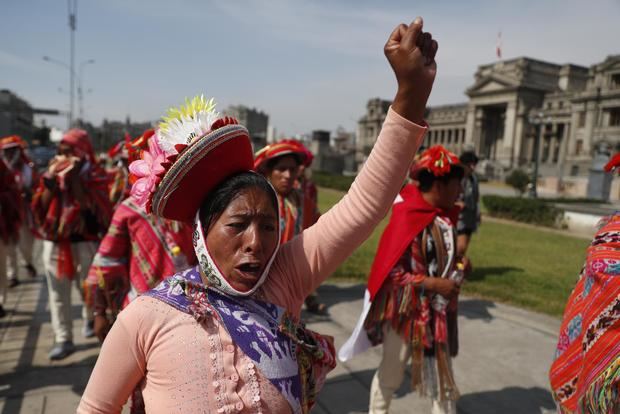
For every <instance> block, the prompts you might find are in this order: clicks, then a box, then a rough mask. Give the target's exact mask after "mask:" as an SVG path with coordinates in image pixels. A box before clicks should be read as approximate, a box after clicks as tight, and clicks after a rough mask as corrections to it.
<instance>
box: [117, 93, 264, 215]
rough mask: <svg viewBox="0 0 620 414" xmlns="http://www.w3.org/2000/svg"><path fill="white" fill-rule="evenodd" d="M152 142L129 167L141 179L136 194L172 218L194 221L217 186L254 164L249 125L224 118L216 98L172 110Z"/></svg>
mask: <svg viewBox="0 0 620 414" xmlns="http://www.w3.org/2000/svg"><path fill="white" fill-rule="evenodd" d="M148 145H149V151H144V152H143V153H142V159H141V160H138V161H134V162H133V163H131V165H130V167H129V168H130V171H131V173H132V174H134V175H135V176H136V177H137V178H138V180H137V181H136V184H134V187H133V188H132V195H134V198H136V201H137V202H138V203H139V204H143V205H144V206H145V207H146V209H147V211H148V212H151V211H152V212H153V213H154V214H156V215H158V216H161V217H165V218H167V219H171V220H178V221H185V222H191V221H193V219H194V216H195V215H196V212H197V211H198V209H199V208H200V206H201V204H202V202H203V201H204V200H205V198H206V197H207V195H208V194H209V192H210V191H211V190H212V189H213V188H214V187H215V186H216V185H217V184H219V183H221V182H222V181H224V180H225V179H226V178H228V177H230V176H232V175H234V174H237V173H240V172H243V171H250V170H252V167H253V161H254V158H253V154H252V142H251V140H250V136H249V134H248V131H247V129H246V128H245V127H243V126H241V125H238V123H237V120H235V119H234V118H230V117H225V118H219V114H218V113H217V112H215V103H214V101H213V99H210V100H205V98H204V96H199V97H195V98H194V99H192V100H191V101H190V100H186V103H185V105H183V106H181V107H180V108H178V109H177V108H172V109H169V110H168V117H166V118H164V120H163V122H161V123H160V124H159V129H158V130H157V131H156V132H155V137H154V139H150V140H148Z"/></svg>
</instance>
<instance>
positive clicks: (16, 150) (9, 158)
mask: <svg viewBox="0 0 620 414" xmlns="http://www.w3.org/2000/svg"><path fill="white" fill-rule="evenodd" d="M26 145H27V144H26V142H25V141H24V140H23V139H22V138H21V137H20V136H18V135H10V136H8V137H4V138H2V139H0V149H1V150H2V155H1V156H2V159H3V160H4V162H5V163H6V165H7V167H8V168H9V170H10V171H11V172H12V174H13V177H14V178H15V184H16V185H17V189H18V191H19V193H20V196H21V203H20V222H21V226H20V229H19V237H18V239H17V240H16V241H15V242H12V243H9V244H8V245H7V246H6V247H7V277H8V280H9V287H14V286H17V285H18V284H19V279H18V273H19V261H18V255H17V252H18V250H19V252H20V253H21V256H22V258H23V259H24V262H25V264H26V271H27V272H28V274H29V275H30V277H36V275H37V270H36V269H35V267H34V265H33V260H32V248H33V244H34V230H35V229H34V220H33V217H32V211H31V210H30V201H31V200H32V192H33V190H34V188H35V187H36V185H37V183H38V174H37V171H36V169H35V168H34V163H33V162H32V160H30V158H28V155H27V154H26Z"/></svg>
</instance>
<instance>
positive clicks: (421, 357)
mask: <svg viewBox="0 0 620 414" xmlns="http://www.w3.org/2000/svg"><path fill="white" fill-rule="evenodd" d="M463 174H464V169H463V167H462V166H461V165H460V164H459V159H458V157H457V156H456V155H454V154H452V153H451V152H449V151H447V150H446V149H445V148H443V147H442V146H440V145H437V146H434V147H431V148H429V149H428V150H426V151H425V152H424V153H423V154H422V155H421V157H420V158H419V160H417V161H416V162H415V163H414V165H413V166H412V169H411V173H410V178H411V179H412V181H413V182H414V184H407V185H405V186H404V187H403V189H402V190H401V192H400V194H399V196H398V197H397V199H396V200H395V202H394V205H393V207H392V216H391V218H390V222H389V224H388V226H387V227H386V229H385V231H384V233H383V235H382V236H381V240H380V242H379V247H378V250H377V254H376V257H375V260H374V262H373V265H372V268H371V273H370V277H369V280H368V288H367V294H366V305H365V307H364V312H363V314H362V316H361V318H360V321H359V323H358V326H357V327H356V329H355V331H354V333H353V336H352V337H351V338H350V339H349V341H347V343H346V344H345V345H344V346H343V348H342V349H341V350H340V353H339V356H340V358H341V359H342V360H347V359H349V358H351V357H352V356H353V355H355V354H357V353H359V352H361V351H362V350H364V349H366V348H368V347H370V346H371V345H377V344H380V343H382V344H383V358H382V360H381V364H380V366H379V369H378V371H377V373H376V374H375V376H374V378H373V381H372V386H371V390H370V407H369V412H370V413H375V414H376V413H387V412H388V410H389V407H390V403H391V400H392V397H393V395H394V393H395V392H396V390H397V389H398V388H399V387H400V385H401V383H402V380H403V378H404V373H405V367H406V364H407V362H408V360H409V359H410V358H412V368H411V370H412V388H413V389H417V390H419V391H420V392H421V393H423V394H427V395H430V397H431V398H432V404H433V409H432V410H433V411H432V412H433V413H456V400H457V399H458V390H457V388H456V385H455V383H454V378H453V375H452V367H451V358H452V357H453V356H455V355H456V353H457V350H458V338H457V326H456V305H457V298H458V294H459V290H460V284H461V283H462V281H463V277H464V273H465V267H466V266H467V260H466V259H465V258H460V257H458V256H457V253H456V229H455V225H456V220H457V218H458V211H459V209H458V207H455V202H456V201H457V199H458V197H459V195H460V192H461V179H462V178H463Z"/></svg>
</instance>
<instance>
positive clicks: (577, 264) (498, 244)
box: [319, 188, 589, 316]
mask: <svg viewBox="0 0 620 414" xmlns="http://www.w3.org/2000/svg"><path fill="white" fill-rule="evenodd" d="M343 194H344V193H342V192H340V191H336V190H331V189H326V188H320V189H319V209H320V210H321V211H322V212H325V211H327V210H328V209H329V207H330V206H332V205H333V204H334V203H336V202H337V201H338V200H339V199H340V198H341V197H342V195H343ZM386 224H387V218H386V219H384V220H383V222H382V223H381V224H380V225H379V227H378V228H377V229H376V230H375V232H374V233H373V235H372V236H371V237H370V238H369V239H368V240H367V241H366V242H365V243H364V244H363V245H362V246H361V247H360V248H359V249H358V250H357V251H356V252H355V253H354V254H353V255H352V256H351V257H350V258H349V259H348V260H347V261H346V262H345V263H343V264H342V266H340V268H339V269H338V270H337V271H336V273H335V274H334V276H333V277H335V278H341V279H349V280H350V279H354V280H359V281H365V280H366V278H367V276H368V271H369V269H370V266H371V264H372V260H373V258H374V255H375V251H376V249H377V243H378V242H379V237H380V236H381V232H382V231H383V229H384V227H385V225H386ZM588 244H589V242H588V240H584V239H580V238H574V237H570V236H564V235H560V234H556V233H550V232H546V231H541V230H536V229H532V228H526V227H523V226H519V225H511V224H504V223H492V222H486V223H483V225H482V227H481V228H480V231H479V232H478V233H477V234H476V235H474V238H473V240H472V243H471V245H470V252H469V256H470V258H471V261H472V263H473V265H474V272H473V274H472V275H471V277H470V279H469V281H468V282H467V283H466V284H465V285H464V287H463V292H464V293H465V294H467V295H471V296H479V297H483V298H487V299H492V300H497V301H500V302H505V303H511V304H514V305H517V306H520V307H523V308H527V309H531V310H534V311H538V312H543V313H547V314H549V315H553V316H561V315H562V312H563V310H564V305H565V303H566V298H567V297H568V295H569V294H570V292H571V290H572V288H573V285H574V283H575V281H576V279H577V276H578V274H579V271H580V270H581V266H582V264H583V260H584V257H585V249H586V247H587V246H588Z"/></svg>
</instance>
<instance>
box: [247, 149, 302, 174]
mask: <svg viewBox="0 0 620 414" xmlns="http://www.w3.org/2000/svg"><path fill="white" fill-rule="evenodd" d="M287 155H294V156H295V157H297V161H299V165H305V162H306V158H307V157H306V154H305V153H303V152H301V151H294V150H284V151H282V152H278V153H277V154H274V155H272V156H270V157H265V158H264V159H263V160H261V162H260V163H259V164H255V165H254V167H255V169H256V170H257V171H259V170H264V168H265V167H266V166H267V163H268V162H269V161H271V160H275V159H277V158H281V157H286V156H287Z"/></svg>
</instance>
